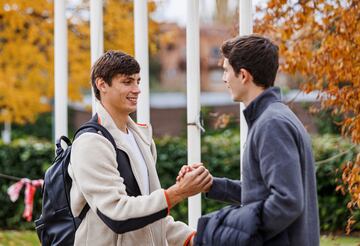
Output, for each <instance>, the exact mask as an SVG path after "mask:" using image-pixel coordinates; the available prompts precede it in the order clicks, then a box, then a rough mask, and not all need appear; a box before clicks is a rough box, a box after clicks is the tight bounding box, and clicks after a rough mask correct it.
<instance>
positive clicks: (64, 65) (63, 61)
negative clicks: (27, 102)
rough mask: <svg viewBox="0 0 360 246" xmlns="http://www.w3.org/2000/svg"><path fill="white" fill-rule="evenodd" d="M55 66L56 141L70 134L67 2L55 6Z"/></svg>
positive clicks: (59, 0)
mask: <svg viewBox="0 0 360 246" xmlns="http://www.w3.org/2000/svg"><path fill="white" fill-rule="evenodd" d="M54 15H55V21H54V31H55V33H54V46H55V47H54V50H55V54H54V59H55V61H54V66H55V87H54V88H55V101H54V109H55V141H56V139H58V138H59V137H60V136H62V135H67V134H68V127H67V124H68V115H67V113H68V109H67V106H68V96H67V94H68V93H67V90H68V48H67V23H66V15H65V1H64V0H55V4H54Z"/></svg>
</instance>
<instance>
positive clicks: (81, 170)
mask: <svg viewBox="0 0 360 246" xmlns="http://www.w3.org/2000/svg"><path fill="white" fill-rule="evenodd" d="M97 113H98V116H99V118H100V123H101V125H102V126H104V127H105V128H106V129H107V130H108V131H109V132H110V133H111V134H112V136H113V138H114V140H115V142H116V145H117V147H118V148H119V149H121V150H123V151H124V152H125V153H127V155H128V157H129V160H130V165H131V169H132V171H133V173H134V176H135V178H136V180H137V183H138V185H139V188H140V191H141V193H142V194H144V192H143V191H144V187H142V182H140V180H139V179H140V175H139V174H140V172H139V168H140V164H139V162H138V160H136V159H135V158H134V154H133V153H132V149H131V148H130V147H129V146H127V144H126V143H125V141H124V139H122V137H121V134H120V130H119V129H118V128H117V127H116V125H115V123H114V121H113V120H112V118H111V117H110V115H109V114H108V112H107V111H106V110H105V108H104V107H102V106H101V105H100V103H99V104H98V107H97ZM128 127H129V128H130V129H131V130H132V132H133V134H134V137H135V140H136V142H137V144H138V146H139V148H140V150H141V152H142V154H143V157H144V160H145V162H146V165H147V168H148V174H149V191H150V194H149V195H141V196H138V197H130V196H127V194H126V191H125V185H124V183H123V179H122V178H121V173H120V175H119V171H118V169H117V165H118V164H117V161H116V152H115V150H114V147H113V146H112V145H111V143H110V142H109V141H108V140H107V139H106V138H104V137H103V136H101V135H100V134H96V133H90V132H88V133H83V134H82V135H80V136H79V137H78V138H77V139H76V140H75V141H74V143H73V146H72V151H71V160H70V163H71V165H69V169H68V171H69V174H70V176H71V178H72V179H73V184H72V188H71V191H70V200H71V210H72V212H73V215H74V216H79V214H80V212H81V210H82V209H83V207H84V206H85V204H86V202H88V204H89V206H90V210H89V211H88V213H87V214H86V216H85V218H84V220H83V221H82V223H81V224H80V226H79V228H78V230H77V231H76V235H75V245H106V246H108V245H156V246H161V245H184V243H185V242H186V241H187V240H188V239H189V237H190V236H191V234H192V233H193V230H192V229H191V228H189V227H188V226H187V225H185V224H184V223H182V222H174V220H173V218H172V217H171V216H169V215H168V203H167V199H166V195H165V191H164V190H163V189H161V187H160V181H159V178H158V175H157V172H156V167H155V163H156V150H155V145H154V143H153V140H152V133H151V128H150V127H149V126H138V125H137V124H136V123H134V122H133V121H132V120H131V118H130V117H129V121H128ZM98 211H101V213H102V214H104V215H105V216H106V217H108V218H110V219H111V220H114V221H120V222H121V221H127V220H129V219H130V220H131V219H135V220H136V219H142V218H143V217H146V216H148V217H149V216H152V215H154V214H157V215H159V214H161V217H160V218H159V219H158V220H157V221H155V222H153V223H151V224H148V225H146V226H145V227H143V228H141V229H138V230H135V231H130V232H126V233H123V234H118V233H115V232H114V231H112V230H111V229H110V228H109V227H108V226H107V225H106V224H105V223H104V222H103V220H102V219H100V217H99V216H98Z"/></svg>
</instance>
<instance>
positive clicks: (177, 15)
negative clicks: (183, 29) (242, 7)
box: [152, 0, 267, 26]
mask: <svg viewBox="0 0 360 246" xmlns="http://www.w3.org/2000/svg"><path fill="white" fill-rule="evenodd" d="M239 1H240V0H229V6H228V8H229V10H231V9H235V8H236V7H237V6H238V3H239ZM266 1H267V0H252V5H253V12H254V11H255V6H256V5H258V4H263V3H265V2H266ZM156 2H157V4H158V8H157V9H156V11H155V13H154V14H153V15H152V18H154V19H155V20H158V21H167V22H176V23H178V24H179V25H180V26H185V24H186V0H157V1H156ZM199 4H200V6H199V9H200V13H201V19H202V20H205V21H206V20H209V19H210V18H211V16H212V14H213V13H214V11H215V8H216V5H215V0H199Z"/></svg>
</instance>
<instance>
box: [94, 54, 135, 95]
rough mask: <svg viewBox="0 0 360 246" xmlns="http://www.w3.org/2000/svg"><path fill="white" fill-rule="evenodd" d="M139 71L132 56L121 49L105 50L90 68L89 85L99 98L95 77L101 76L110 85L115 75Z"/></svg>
mask: <svg viewBox="0 0 360 246" xmlns="http://www.w3.org/2000/svg"><path fill="white" fill-rule="evenodd" d="M139 72H140V66H139V63H138V62H137V61H136V60H135V59H134V57H132V56H130V55H128V54H126V53H124V52H121V51H114V50H110V51H107V52H106V53H105V54H103V55H102V56H101V57H100V58H99V59H98V60H97V61H96V62H95V64H94V65H93V66H92V68H91V85H92V87H93V90H94V93H95V96H96V98H97V99H99V100H100V91H99V90H98V88H97V87H96V83H95V82H96V79H97V78H102V79H103V80H104V81H105V83H107V84H108V85H110V86H111V81H112V79H113V78H114V77H115V76H116V75H118V74H122V75H133V74H136V73H139Z"/></svg>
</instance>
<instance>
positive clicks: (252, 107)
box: [243, 87, 281, 129]
mask: <svg viewBox="0 0 360 246" xmlns="http://www.w3.org/2000/svg"><path fill="white" fill-rule="evenodd" d="M280 101H281V94H280V88H279V87H270V88H268V89H266V90H264V91H263V92H262V93H261V94H260V95H259V96H257V97H256V98H255V99H254V100H253V101H252V102H251V103H250V104H249V105H248V106H247V107H246V109H245V110H244V111H243V112H244V116H245V119H246V122H247V124H248V127H249V129H250V128H251V126H252V125H253V124H254V122H255V121H256V119H257V118H259V117H260V115H261V114H262V113H263V112H264V111H265V109H266V108H267V107H268V106H269V105H270V104H272V103H274V102H280Z"/></svg>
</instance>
